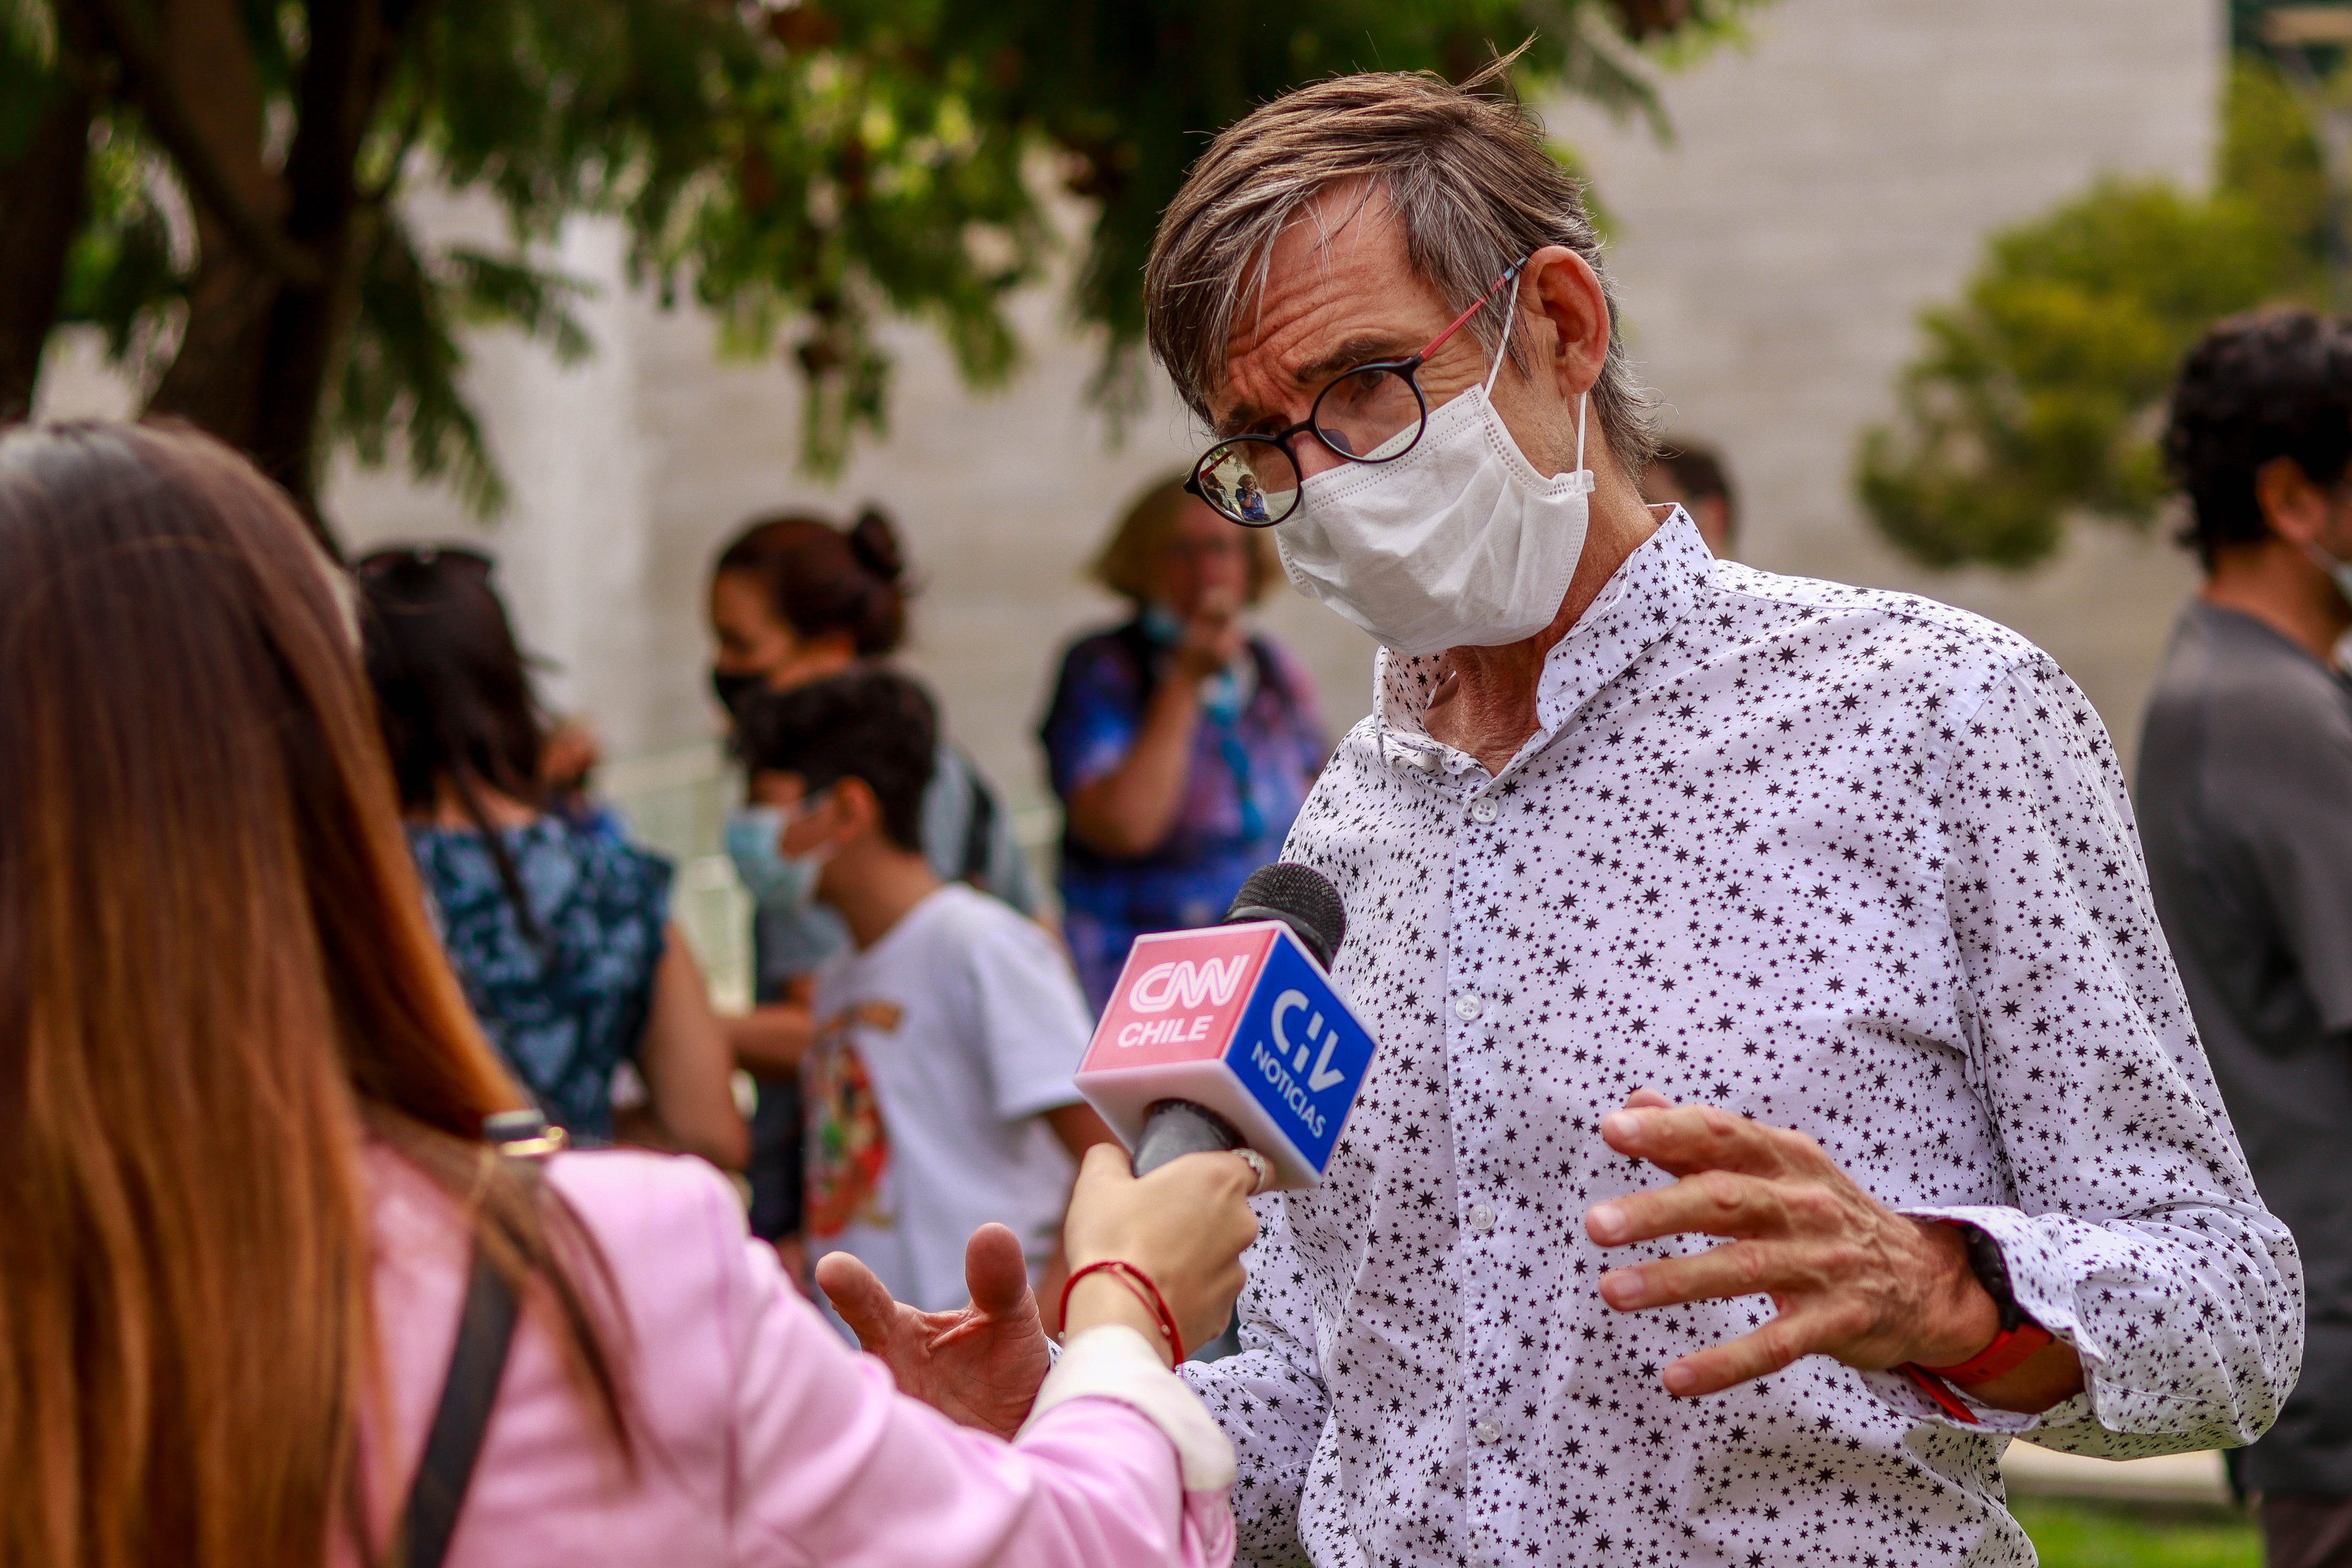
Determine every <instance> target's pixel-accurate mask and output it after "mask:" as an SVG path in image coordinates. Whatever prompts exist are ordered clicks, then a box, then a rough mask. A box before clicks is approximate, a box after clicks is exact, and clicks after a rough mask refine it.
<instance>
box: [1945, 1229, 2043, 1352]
mask: <svg viewBox="0 0 2352 1568" xmlns="http://www.w3.org/2000/svg"><path fill="white" fill-rule="evenodd" d="M1943 1223H1944V1224H1946V1225H1948V1226H1951V1227H1952V1228H1953V1229H1954V1230H1957V1231H1958V1232H1959V1233H1960V1239H1961V1240H1962V1241H1964V1242H1966V1243H1967V1244H1968V1248H1969V1270H1970V1271H1971V1272H1972V1273H1974V1274H1975V1275H1976V1277H1977V1283H1978V1284H1979V1285H1981V1286H1983V1287H1984V1289H1985V1294H1986V1295H1988V1296H1990V1297H1991V1298H1992V1304H1993V1309H1994V1310H1996V1311H1998V1312H1999V1313H2000V1331H2001V1332H2002V1333H2005V1334H2012V1333H2015V1332H2016V1331H2017V1330H2018V1326H2019V1325H2020V1324H2021V1323H2023V1322H2024V1321H2025V1313H2024V1312H2023V1311H2022V1310H2020V1309H2019V1307H2018V1305H2017V1294H2016V1292H2015V1291H2013V1290H2011V1289H2010V1285H2009V1260H2008V1259H2007V1258H2003V1257H2001V1255H2000V1242H1998V1241H1995V1240H1994V1239H1993V1238H1992V1237H1991V1236H1990V1234H1989V1233H1987V1232H1985V1231H1983V1230H1979V1228H1978V1227H1977V1226H1972V1225H1970V1224H1969V1222H1968V1221H1966V1220H1960V1219H1952V1220H1945V1221H1944V1222H1943Z"/></svg>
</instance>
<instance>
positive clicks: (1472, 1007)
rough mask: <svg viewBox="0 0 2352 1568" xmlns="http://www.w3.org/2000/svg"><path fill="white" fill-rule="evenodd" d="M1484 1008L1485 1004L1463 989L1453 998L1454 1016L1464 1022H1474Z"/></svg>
mask: <svg viewBox="0 0 2352 1568" xmlns="http://www.w3.org/2000/svg"><path fill="white" fill-rule="evenodd" d="M1485 1011H1486V1003H1485V1002H1484V1001H1482V1000H1481V999H1480V998H1478V997H1477V996H1475V995H1474V994H1471V993H1469V992H1466V991H1465V992H1464V993H1463V994H1461V995H1459V996H1456V997H1455V998H1454V1016H1455V1017H1457V1018H1459V1019H1461V1020H1462V1021H1463V1022H1464V1023H1465V1024H1467V1023H1471V1022H1474V1021H1475V1019H1476V1018H1477V1016H1478V1015H1479V1014H1481V1013H1483V1012H1485Z"/></svg>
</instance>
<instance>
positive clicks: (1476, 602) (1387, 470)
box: [1274, 287, 1592, 654]
mask: <svg viewBox="0 0 2352 1568" xmlns="http://www.w3.org/2000/svg"><path fill="white" fill-rule="evenodd" d="M1518 314H1519V311H1518V299H1517V290H1516V287H1515V288H1514V291H1513V295H1512V300H1511V311H1510V316H1509V318H1508V319H1507V321H1506V322H1505V324H1504V327H1503V341H1502V343H1501V345H1500V346H1498V347H1497V348H1496V351H1495V363H1494V366H1493V368H1492V369H1490V370H1489V371H1488V372H1487V373H1486V384H1485V385H1483V386H1476V387H1473V388H1471V389H1470V390H1469V391H1467V392H1465V393H1462V394H1461V395H1458V396H1456V397H1455V398H1454V400H1453V401H1452V402H1450V403H1448V404H1446V405H1444V406H1443V407H1441V408H1439V409H1438V410H1437V411H1436V412H1435V413H1434V414H1432V415H1431V416H1429V425H1428V427H1427V428H1426V429H1424V430H1423V432H1422V437H1421V441H1420V444H1419V445H1417V446H1415V447H1413V449H1412V451H1410V452H1408V453H1406V454H1405V455H1404V456H1403V457H1402V458H1398V459H1397V460H1396V461H1394V462H1392V463H1342V464H1340V465H1339V466H1338V467H1337V468H1328V469H1326V470H1325V471H1323V472H1322V473H1319V474H1317V475H1315V476H1314V477H1313V478H1312V479H1308V480H1307V483H1306V486H1305V490H1304V493H1303V494H1301V496H1300V497H1299V507H1298V510H1297V512H1296V513H1294V514H1293V515H1292V516H1291V517H1289V518H1287V519H1286V520H1285V521H1282V522H1280V523H1278V524H1276V527H1275V530H1274V541H1275V543H1276V546H1277V547H1278V548H1279V549H1280V551H1281V553H1282V564H1283V566H1284V568H1285V569H1286V570H1287V571H1288V572H1289V574H1290V580H1291V581H1292V582H1293V583H1296V584H1298V586H1299V588H1300V589H1301V590H1302V591H1304V592H1305V593H1307V595H1310V596H1312V597H1314V598H1316V599H1318V600H1320V601H1322V602H1323V603H1324V604H1326V605H1329V606H1330V607H1331V608H1332V609H1334V610H1337V611H1338V612H1339V614H1340V615H1342V616H1346V617H1347V618H1348V619H1349V620H1350V621H1353V622H1354V623H1355V624H1356V625H1357V626H1361V627H1362V628H1363V629H1364V630H1366V631H1367V632H1370V634H1371V635H1372V636H1373V637H1377V638H1379V639H1380V641H1381V643H1382V645H1384V646H1385V647H1391V648H1393V649H1394V650H1396V651H1397V652H1398V653H1402V654H1423V653H1437V652H1439V651H1441V650H1443V649H1445V648H1449V647H1500V646H1501V645H1503V644H1505V643H1514V642H1518V641H1520V640H1521V639H1522V638H1526V637H1533V636H1535V635H1536V634H1537V633H1538V632H1539V631H1541V630H1543V629H1544V628H1545V627H1546V626H1549V625H1551V623H1552V617H1553V616H1557V615H1558V614H1559V603H1560V601H1561V600H1562V599H1564V598H1566V597H1567V596H1568V583H1569V579H1570V577H1571V576H1573V575H1574V574H1575V572H1576V563H1577V559H1578V557H1580V555H1582V554H1583V553H1584V533H1585V528H1586V525H1587V523H1588V521H1589V519H1590V501H1589V498H1590V496H1591V492H1592V473H1591V470H1590V469H1588V468H1585V466H1584V398H1583V397H1582V396H1579V397H1578V398H1577V400H1576V468H1575V470H1574V471H1573V472H1571V473H1566V474H1560V475H1559V476H1557V477H1555V478H1552V479H1546V478H1544V477H1543V476H1542V475H1541V474H1538V472H1536V470H1535V469H1534V468H1532V467H1530V466H1529V465H1528V460H1527V458H1525V457H1524V456H1522V455H1521V453H1520V451H1519V447H1518V443H1517V442H1516V441H1514V440H1512V439H1511V433H1510V431H1509V430H1508V429H1507V427H1506V426H1504V424H1503V420H1502V416H1500V415H1498V414H1496V412H1495V405H1494V402H1493V399H1492V394H1493V391H1494V386H1495V377H1496V375H1497V374H1500V372H1501V371H1502V368H1503V360H1504V356H1505V353H1506V351H1507V349H1508V347H1509V344H1510V341H1511V324H1512V323H1513V322H1516V321H1517V319H1518Z"/></svg>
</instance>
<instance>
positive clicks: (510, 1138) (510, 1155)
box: [400, 1110, 563, 1568]
mask: <svg viewBox="0 0 2352 1568" xmlns="http://www.w3.org/2000/svg"><path fill="white" fill-rule="evenodd" d="M482 1135H483V1136H484V1137H485V1138H487V1139H488V1141H489V1142H491V1143H492V1144H494V1145H496V1146H497V1148H498V1150H499V1154H500V1155H501V1157H503V1158H506V1159H509V1160H515V1161H518V1162H527V1161H534V1160H537V1159H541V1158H543V1157H544V1156H546V1155H548V1154H551V1153H553V1152H555V1151H556V1150H558V1149H561V1148H562V1147H563V1133H562V1130H561V1129H551V1128H550V1127H549V1126H548V1125H547V1119H546V1118H545V1117H543V1116H541V1114H540V1113H539V1112H538V1111H536V1110H509V1111H503V1112H501V1113H499V1115H496V1116H492V1117H488V1118H486V1119H485V1121H484V1122H483V1126H482ZM517 1168H523V1169H534V1173H535V1168H533V1167H530V1166H523V1165H519V1166H518V1167H517ZM519 1307H520V1304H519V1303H518V1302H517V1301H516V1300H515V1293H514V1287H513V1286H511V1285H509V1283H508V1282H507V1279H506V1277H505V1276H504V1275H502V1274H500V1273H499V1271H498V1270H497V1269H496V1268H491V1267H490V1261H489V1259H488V1258H485V1257H483V1256H482V1249H481V1247H479V1246H478V1245H477V1246H476V1247H475V1248H474V1261H473V1269H472V1272H471V1274H470V1276H469V1277H468V1279H467V1282H466V1304H465V1305H464V1306H463V1307H461V1308H459V1309H458V1311H457V1346H456V1348H454V1349H453V1350H451V1351H450V1352H449V1372H448V1375H447V1376H446V1377H445V1378H444V1379H443V1380H442V1383H441V1404H440V1405H439V1407H438V1408H436V1410H435V1411H434V1412H433V1426H432V1429H431V1430H430V1431H429V1432H427V1433H426V1434H425V1458H424V1462H423V1463H421V1464H419V1465H418V1466H417V1467H416V1479H415V1482H413V1483H412V1484H411V1485H410V1487H409V1489H408V1507H407V1509H406V1510H405V1511H404V1514H403V1516H402V1523H401V1532H400V1533H401V1539H402V1540H403V1542H405V1543H406V1556H405V1557H404V1560H403V1561H404V1568H441V1564H442V1562H443V1561H444V1560H445V1559H446V1557H447V1556H448V1555H449V1542H450V1539H451V1538H452V1537H453V1536H455V1535H456V1534H457V1514H458V1510H461V1509H463V1508H464V1507H465V1506H466V1489H467V1487H468V1486H470V1485H472V1483H473V1479H474V1464H475V1461H477V1460H478V1459H479V1458H481V1457H482V1438H483V1436H484V1435H485V1434H487V1433H488V1430H489V1426H490V1408H491V1406H492V1405H496V1404H497V1403H498V1397H499V1380H500V1379H501V1378H502V1377H504V1376H505V1375H506V1369H507V1353H508V1352H509V1351H510V1350H512V1349H513V1348H514V1332H515V1321H516V1319H517V1317H518V1316H519Z"/></svg>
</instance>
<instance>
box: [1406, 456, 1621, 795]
mask: <svg viewBox="0 0 2352 1568" xmlns="http://www.w3.org/2000/svg"><path fill="white" fill-rule="evenodd" d="M1597 467H1598V466H1597ZM1595 478H1596V479H1598V481H1599V484H1598V487H1597V488H1596V489H1594V491H1593V494H1592V521H1591V525H1590V526H1589V527H1588V528H1587V529H1586V531H1585V535H1584V553H1583V554H1582V555H1581V556H1580V557H1579V558H1578V559H1577V563H1576V574H1575V575H1574V576H1573V577H1571V578H1570V579H1569V584H1568V593H1567V595H1565V596H1564V597H1563V598H1561V600H1560V602H1559V614H1558V615H1556V616H1553V617H1552V622H1551V625H1549V626H1546V627H1545V628H1544V629H1543V630H1541V631H1539V632H1538V633H1537V634H1536V635H1535V636H1533V637H1528V638H1525V639H1523V640H1521V641H1519V642H1515V643H1506V644H1504V645H1503V646H1502V647H1456V648H1448V649H1447V650H1446V651H1445V656H1444V670H1445V671H1446V673H1445V675H1444V677H1443V678H1442V679H1441V680H1440V681H1439V684H1438V687H1437V689H1436V691H1435V692H1434V693H1433V695H1432V696H1431V698H1430V700H1429V711H1428V713H1427V714H1426V716H1425V717H1424V718H1423V723H1425V724H1426V725H1427V726H1428V729H1429V732H1430V734H1431V735H1432V736H1433V738H1435V739H1437V740H1440V741H1443V742H1445V743H1446V744H1447V745H1449V746H1452V747H1453V748H1454V750H1456V751H1460V752H1469V753H1470V755H1472V756H1474V757H1475V758H1477V759H1478V761H1479V762H1481V763H1484V764H1485V765H1486V771H1487V772H1488V773H1501V772H1502V771H1503V769H1504V767H1505V766H1506V765H1507V764H1508V763H1509V762H1510V760H1511V759H1512V758H1513V757H1515V756H1517V755H1518V753H1519V748H1520V747H1521V746H1523V745H1525V744H1527V740H1528V736H1529V735H1532V734H1534V733H1535V732H1536V730H1537V728H1538V724H1539V721H1538V718H1537V716H1536V692H1537V690H1538V688H1539V687H1540V686H1541V685H1542V683H1543V670H1544V658H1545V656H1546V655H1548V654H1549V653H1550V652H1551V650H1552V649H1553V648H1554V647H1558V646H1559V640H1560V639H1561V638H1562V637H1566V636H1568V634H1569V632H1570V629H1571V628H1572V627H1574V626H1575V625H1576V623H1577V622H1578V621H1579V620H1580V619H1581V618H1582V617H1583V615H1584V612H1585V611H1587V610H1589V609H1591V607H1592V602H1593V600H1595V599H1597V598H1599V597H1600V596H1601V589H1602V588H1603V587H1604V586H1606V585H1607V584H1608V582H1609V579H1610V578H1612V577H1613V576H1615V575H1616V574H1617V568H1618V567H1620V566H1622V565H1623V564H1624V563H1625V558H1626V557H1627V556H1629V555H1631V554H1633V552H1634V551H1636V550H1639V549H1640V548H1641V547H1642V545H1643V542H1645V541H1647V540H1648V539H1649V537H1650V535H1652V534H1654V533H1655V532H1657V531H1658V519H1657V515H1656V514H1655V513H1654V512H1652V511H1651V510H1650V509H1649V507H1648V506H1647V505H1646V504H1645V503H1644V502H1643V500H1642V494H1641V491H1640V490H1638V489H1635V488H1634V487H1633V483H1632V481H1630V480H1629V479H1626V478H1625V477H1624V475H1623V473H1622V471H1621V470H1620V469H1619V468H1617V467H1616V465H1615V464H1613V463H1612V464H1609V465H1607V466H1606V467H1605V468H1598V471H1597V472H1596V474H1595Z"/></svg>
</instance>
